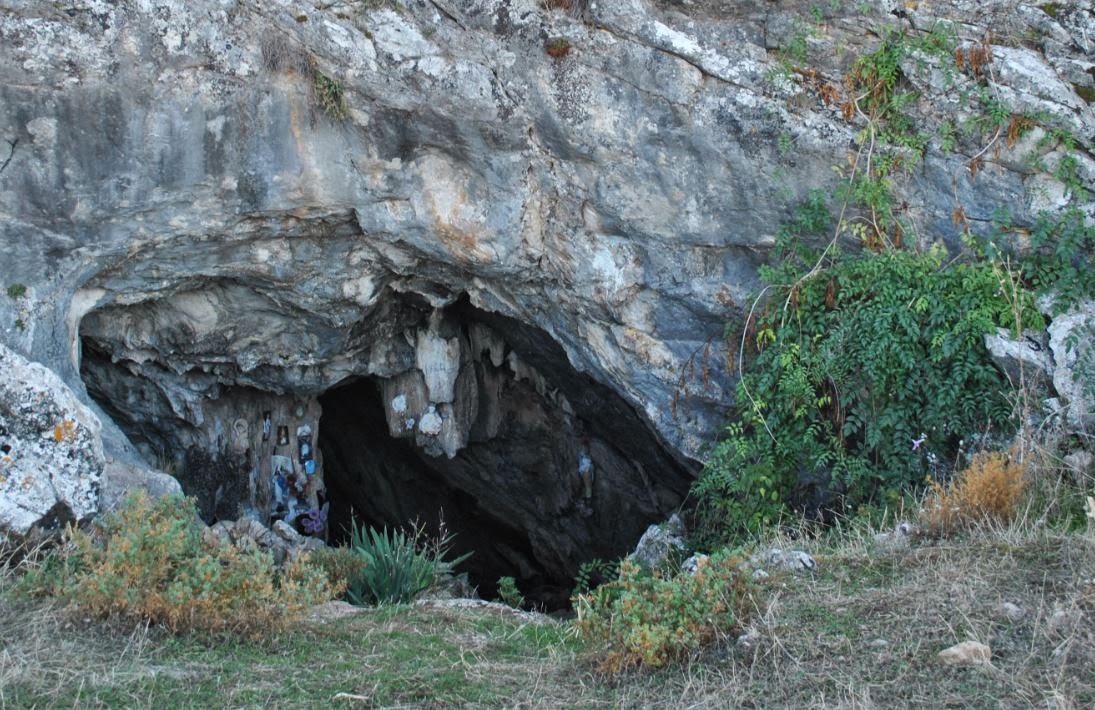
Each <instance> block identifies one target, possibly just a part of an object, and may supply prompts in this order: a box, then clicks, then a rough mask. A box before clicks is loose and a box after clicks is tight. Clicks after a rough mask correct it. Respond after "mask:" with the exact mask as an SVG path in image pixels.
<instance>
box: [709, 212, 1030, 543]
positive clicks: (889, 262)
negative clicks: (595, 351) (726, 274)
mask: <svg viewBox="0 0 1095 710" xmlns="http://www.w3.org/2000/svg"><path fill="white" fill-rule="evenodd" d="M828 223H829V219H828V212H827V210H826V209H825V206H824V202H823V200H821V198H820V197H816V198H814V199H813V200H812V201H811V202H810V203H808V204H807V206H806V209H805V210H804V211H803V212H801V213H800V215H799V217H798V219H797V220H796V221H795V222H793V223H791V224H790V225H789V226H788V227H787V228H785V229H784V230H783V231H782V232H781V234H780V244H779V246H780V247H781V248H780V249H777V254H776V256H775V259H774V263H775V264H776V266H775V267H772V268H765V269H762V274H761V275H762V278H763V279H764V280H765V281H767V282H768V284H769V291H770V292H771V293H772V294H774V296H773V297H772V298H771V299H770V300H769V301H768V303H767V304H766V307H765V308H764V309H763V310H762V312H761V314H760V316H759V317H758V318H757V319H756V322H755V324H752V323H751V324H750V325H751V326H754V325H755V338H754V339H755V347H756V353H755V355H754V356H753V357H752V358H750V359H749V360H747V361H746V363H745V368H744V372H743V374H742V382H741V384H740V385H739V388H738V397H737V405H736V412H735V414H736V417H735V419H736V421H734V422H733V423H732V424H731V425H730V426H729V427H728V428H727V431H726V435H725V436H724V438H723V439H722V440H721V441H720V442H719V443H718V444H717V445H716V447H715V448H714V450H713V452H712V454H711V456H710V458H709V462H708V465H707V466H706V468H705V470H704V472H703V474H702V475H701V478H700V480H699V481H698V482H697V483H696V484H695V486H694V488H693V495H694V498H695V500H696V502H697V508H696V520H695V521H694V525H693V528H694V530H696V531H697V532H696V534H697V539H696V540H695V541H696V542H697V544H700V545H704V546H709V545H714V544H725V543H732V542H736V541H739V540H741V539H742V538H743V537H748V536H749V535H751V534H754V533H756V532H757V531H759V530H760V529H762V528H763V527H765V526H767V525H770V524H772V523H773V522H775V521H776V520H778V518H779V517H780V515H782V514H784V513H785V512H786V511H787V509H788V506H789V505H796V506H797V505H805V504H807V503H808V502H809V501H810V500H811V499H813V500H814V501H816V500H817V499H818V498H819V497H824V496H821V495H819V491H822V490H823V491H824V492H830V493H831V492H836V493H838V494H840V495H841V496H842V499H843V502H845V503H848V504H851V505H859V504H862V503H867V502H877V501H882V502H890V501H896V500H897V499H898V498H900V496H901V495H902V493H903V492H904V491H906V490H908V489H909V487H911V486H913V485H915V484H919V483H922V482H923V481H924V479H925V477H926V476H927V475H928V474H930V473H933V472H934V471H933V468H934V467H938V466H942V465H943V463H944V462H948V461H953V460H954V457H955V454H956V453H957V449H958V444H959V441H960V440H961V438H962V437H964V436H967V435H969V434H970V433H973V432H977V431H982V430H985V429H1005V430H1006V429H1009V428H1010V421H1009V417H1010V415H1011V413H1012V403H1011V400H1010V394H1011V390H1010V387H1009V386H1008V383H1007V381H1006V379H1005V378H1004V377H1003V376H1002V375H1001V374H1000V372H999V371H998V370H997V369H996V367H995V366H994V365H993V363H992V361H991V360H990V358H989V356H988V352H987V351H986V349H985V346H984V342H983V336H984V335H985V334H986V333H989V332H993V331H994V330H995V329H996V328H997V327H1011V328H1014V327H1015V326H1016V323H1017V322H1020V323H1022V324H1023V325H1024V326H1026V327H1035V326H1039V325H1041V324H1042V320H1041V316H1040V315H1039V314H1038V313H1037V311H1036V309H1035V308H1034V307H1033V299H1032V296H1031V295H1030V294H1029V293H1028V292H1026V291H1024V290H1023V289H1022V288H1021V287H1020V285H1019V283H1018V282H1017V279H1016V278H1015V276H1014V275H1013V274H1012V273H1010V272H1009V271H1007V270H1006V269H1004V268H1002V267H1001V266H1000V265H999V264H997V263H993V262H989V261H978V262H973V263H955V262H945V256H946V254H945V253H944V251H943V250H942V249H933V250H931V251H928V252H927V253H913V252H909V251H900V250H893V249H890V250H885V251H882V252H880V253H874V252H870V251H863V252H860V253H855V254H848V255H844V254H841V253H840V252H839V251H838V250H836V249H833V248H830V250H829V253H828V256H827V259H828V261H826V262H824V268H820V269H816V270H813V271H812V272H811V268H812V267H813V265H814V264H816V263H818V259H819V255H818V254H817V253H815V252H812V251H811V250H810V249H809V247H808V243H809V240H808V239H806V238H805V237H806V236H807V235H808V234H809V233H811V232H814V233H816V232H819V231H820V228H821V227H823V226H824V225H827V224H828ZM806 274H809V276H807V277H806V278H803V276H804V275H806ZM735 345H737V344H736V343H735ZM918 441H919V442H920V443H919V444H916V443H914V442H918Z"/></svg>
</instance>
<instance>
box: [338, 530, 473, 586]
mask: <svg viewBox="0 0 1095 710" xmlns="http://www.w3.org/2000/svg"><path fill="white" fill-rule="evenodd" d="M421 537H422V536H421V534H418V533H415V534H413V535H408V534H406V533H404V532H403V531H402V530H391V531H389V530H388V529H387V528H384V529H383V530H381V531H378V530H376V529H375V528H358V526H357V522H356V521H355V522H354V523H353V529H352V531H351V537H350V548H351V549H352V550H353V551H354V553H355V554H356V555H358V556H360V557H361V558H362V559H363V560H364V562H365V566H364V569H363V570H362V573H361V574H360V576H358V577H357V578H355V579H351V580H349V587H348V588H347V590H346V595H347V598H348V599H349V601H350V603H351V604H357V605H359V606H363V605H366V604H403V603H406V602H409V601H411V600H413V599H414V597H415V596H416V595H417V594H418V593H419V592H423V591H425V590H427V589H429V588H430V587H431V586H432V585H433V584H434V583H435V582H436V581H437V580H438V579H439V578H440V577H442V576H445V575H448V574H451V573H452V570H453V568H454V567H455V566H456V565H458V564H460V563H461V562H463V561H464V560H466V559H467V558H468V557H470V556H471V553H468V554H466V555H462V556H460V557H458V558H457V559H455V560H452V561H451V562H450V561H446V560H445V556H446V555H447V554H448V552H449V547H450V545H451V543H452V536H451V535H444V534H442V536H441V537H440V538H439V539H438V540H437V541H435V542H434V544H433V545H432V546H430V547H429V548H426V547H425V546H424V545H419V541H420V539H421Z"/></svg>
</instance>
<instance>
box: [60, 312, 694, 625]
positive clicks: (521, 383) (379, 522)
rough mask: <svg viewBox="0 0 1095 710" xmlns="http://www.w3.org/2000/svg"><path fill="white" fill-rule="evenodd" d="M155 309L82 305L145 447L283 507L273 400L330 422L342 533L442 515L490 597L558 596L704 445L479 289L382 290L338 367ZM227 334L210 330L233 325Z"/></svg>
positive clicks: (255, 501)
mask: <svg viewBox="0 0 1095 710" xmlns="http://www.w3.org/2000/svg"><path fill="white" fill-rule="evenodd" d="M223 303H224V305H225V307H226V308H230V307H231V306H232V304H233V303H234V302H233V301H232V300H231V299H228V300H225V301H223ZM165 308H166V306H165ZM161 310H162V309H160V307H159V306H158V305H156V304H152V305H149V304H145V305H143V306H111V307H110V309H108V310H104V311H103V312H102V313H100V314H99V317H93V318H90V319H87V320H86V321H85V322H82V323H81V330H80V334H81V344H82V357H81V368H80V369H81V376H82V377H83V379H84V382H85V384H86V386H87V390H88V393H89V395H90V396H91V397H92V399H94V400H95V401H96V402H97V403H98V404H99V405H101V407H102V409H103V410H104V412H105V413H106V414H107V415H108V416H109V417H110V418H111V419H112V420H113V421H114V422H115V423H116V424H118V426H119V427H120V428H121V430H122V431H123V432H124V433H125V434H126V436H127V437H129V439H130V441H131V442H133V443H134V445H135V446H136V447H137V449H138V450H139V451H140V452H141V455H142V456H144V457H145V458H146V460H147V461H148V463H149V464H150V465H153V466H156V465H159V466H160V467H162V468H166V467H167V466H166V465H167V464H170V465H171V469H170V472H171V473H172V474H173V475H176V476H177V477H178V478H179V481H180V483H181V484H182V486H183V490H184V491H185V492H186V494H187V495H192V496H195V497H197V498H198V499H199V501H200V502H201V507H202V510H203V517H206V518H207V522H212V521H213V520H218V519H219V520H227V519H234V517H235V516H237V515H255V516H256V517H257V518H258V519H259V520H262V521H264V522H265V521H267V520H269V519H270V517H271V515H270V513H271V510H270V505H271V503H270V501H271V495H270V493H271V483H270V479H271V474H270V471H269V470H268V467H269V466H272V463H271V461H272V459H273V458H274V456H273V455H274V454H277V455H282V454H288V453H289V452H288V451H282V450H281V449H279V448H277V447H275V446H274V444H275V442H274V441H272V440H271V441H267V437H266V436H265V435H262V433H261V429H260V427H261V426H262V422H263V420H264V418H265V416H264V415H267V414H270V413H271V412H272V413H273V414H272V416H273V420H274V424H275V425H276V426H275V427H274V429H275V430H280V429H281V428H282V427H281V426H280V425H282V424H287V425H288V428H289V429H290V430H295V429H296V428H297V427H298V426H302V425H305V424H308V425H310V426H311V427H312V430H313V431H316V432H317V438H316V439H315V440H314V443H315V449H316V452H317V454H318V457H317V460H318V463H319V470H320V472H321V473H322V476H321V479H322V480H321V483H322V487H318V488H317V491H316V493H315V495H316V496H317V497H318V495H319V493H322V494H323V500H324V501H326V502H328V503H329V506H330V507H329V512H328V519H327V523H328V525H327V527H328V537H329V540H330V542H332V543H334V544H342V543H345V542H346V541H347V539H348V529H349V527H350V521H351V520H352V519H354V518H356V520H357V522H358V524H359V525H368V526H373V527H381V528H383V527H388V528H389V529H391V528H395V527H398V528H404V529H406V528H407V527H408V526H410V525H412V524H414V523H415V521H417V523H419V524H421V525H422V527H423V529H424V530H425V532H426V533H427V534H432V535H437V534H438V532H439V530H440V522H441V520H442V519H443V520H444V523H445V526H446V528H447V530H448V532H450V533H453V534H454V535H455V537H454V538H453V544H452V548H451V554H450V557H456V556H458V555H462V554H465V553H467V552H471V553H472V556H471V557H470V558H469V559H468V560H467V561H466V562H464V563H463V564H462V565H461V566H460V568H459V569H458V571H465V572H467V574H468V576H469V578H470V581H471V583H472V584H473V585H475V586H477V587H478V590H479V592H480V594H481V596H483V597H484V598H492V597H493V596H495V595H496V593H497V591H496V590H497V582H498V579H499V578H500V577H503V576H508V577H513V578H515V579H516V581H517V584H518V587H519V588H520V589H521V591H522V593H523V594H524V595H525V597H526V598H527V599H528V600H529V602H530V603H531V604H532V605H535V606H538V607H541V608H547V609H559V608H565V607H567V606H568V605H569V597H570V592H571V589H572V587H573V583H574V578H575V575H576V574H577V573H578V571H579V569H580V567H581V565H582V564H583V563H585V562H588V561H591V560H595V559H603V560H612V559H617V558H619V557H621V556H622V555H624V554H626V553H627V552H628V551H629V550H630V549H631V547H632V546H633V545H634V544H635V542H636V541H637V540H638V538H639V537H640V536H641V534H642V533H643V531H644V530H645V529H646V527H647V526H648V525H650V524H651V523H656V522H661V521H662V520H664V519H665V518H666V517H667V516H668V515H669V513H671V512H672V511H673V510H675V509H677V508H678V507H679V506H680V504H681V502H682V501H683V500H684V498H685V495H686V494H687V491H688V489H689V486H690V484H691V482H692V481H693V480H694V476H695V473H696V467H695V464H694V462H690V461H688V460H686V459H684V458H683V457H681V456H680V455H679V454H678V453H676V452H674V451H673V450H672V449H671V448H670V447H668V446H666V445H665V444H664V442H663V441H662V439H661V437H660V436H659V435H658V433H657V431H656V429H655V428H654V427H653V425H652V424H651V423H650V421H649V420H648V419H647V418H646V416H645V414H644V413H643V412H642V410H641V408H638V407H635V406H634V405H632V404H630V403H628V402H627V401H626V400H625V399H624V398H623V397H622V396H621V395H620V394H619V393H617V392H616V391H615V390H613V389H612V388H611V387H609V386H607V385H605V384H602V383H601V382H599V381H597V380H596V379H595V378H594V377H592V376H591V375H590V374H587V373H585V372H581V371H579V370H577V369H576V368H575V367H574V366H573V365H572V364H571V362H570V359H569V358H568V356H567V353H566V351H565V350H564V348H563V347H562V345H561V344H560V343H559V341H557V340H556V339H555V338H554V337H553V336H552V335H551V334H549V333H548V332H546V331H545V330H543V329H541V328H539V327H537V326H535V325H531V324H529V323H526V322H523V321H520V320H517V319H514V318H510V317H508V316H503V315H501V314H498V313H494V312H490V311H484V310H481V309H479V308H476V307H475V306H473V305H472V304H471V303H470V299H469V298H468V296H467V295H466V294H465V295H463V296H461V297H460V298H458V299H457V300H456V301H455V302H452V303H451V304H450V305H448V306H446V307H443V308H436V307H434V306H432V305H431V304H430V302H429V301H428V300H427V299H425V298H424V297H421V296H418V295H417V294H413V293H411V294H404V293H397V292H394V291H392V292H389V293H388V295H386V296H385V298H384V299H382V300H381V302H380V305H378V306H377V307H376V308H375V309H374V311H373V312H370V314H368V315H367V316H366V317H365V318H363V319H362V320H360V321H358V322H356V323H354V324H353V325H351V326H349V327H348V329H347V330H346V332H345V333H344V334H343V335H344V340H345V342H346V343H349V344H350V346H351V348H352V349H353V352H357V353H359V356H358V359H356V360H354V361H353V363H352V368H351V372H353V373H354V374H351V375H350V376H348V377H347V378H346V379H344V380H342V381H340V382H338V383H337V384H335V385H333V386H332V385H330V384H329V381H323V380H320V379H314V380H309V381H307V382H301V381H299V380H295V379H294V374H293V373H292V372H289V371H287V370H279V368H278V367H277V366H275V365H272V364H269V363H267V364H264V365H263V366H262V367H260V368H257V369H254V370H247V371H244V370H242V369H240V368H238V367H236V366H235V365H233V364H231V363H228V364H226V363H224V362H223V358H222V356H221V355H220V354H219V352H220V351H217V350H215V349H213V350H207V349H202V348H190V349H189V350H187V349H186V348H184V347H183V345H185V344H182V345H181V344H180V342H181V341H180V338H185V337H189V336H187V335H186V334H187V333H189V332H190V330H189V329H188V328H189V321H186V320H185V316H186V314H185V312H184V311H177V310H172V311H170V314H169V315H170V316H171V318H173V319H175V320H172V321H171V322H173V323H174V322H175V321H176V320H177V321H178V323H177V326H178V327H177V328H175V329H174V330H165V329H164V328H160V327H156V324H157V323H158V322H159V320H161V319H163V318H164V317H165V316H164V315H163V313H161V312H160V311H161ZM90 315H92V316H94V315H95V312H93V313H92V314H90ZM231 315H232V313H228V314H222V320H223V321H224V322H226V323H228V322H231V321H232V318H231V317H230V316H231ZM108 316H109V317H108ZM123 318H125V319H128V320H125V322H127V323H129V322H130V321H132V323H130V326H129V327H130V328H139V329H140V330H141V332H146V333H151V334H153V335H151V336H149V338H150V340H149V342H148V343H142V346H141V348H140V349H135V348H133V346H131V345H130V344H128V342H127V340H126V338H125V337H122V336H124V335H125V334H124V333H118V332H116V331H115V330H114V329H113V325H112V324H113V323H116V322H121V320H120V319H123ZM85 325H86V326H87V327H85ZM416 334H417V335H416ZM214 335H216V336H217V338H213V336H210V338H209V342H210V343H214V341H216V342H220V338H221V336H220V334H214ZM419 336H422V337H425V338H426V340H427V341H429V342H431V343H434V344H436V343H438V342H444V343H448V344H450V346H451V347H452V348H454V349H455V350H456V351H458V357H457V356H454V357H455V359H452V358H450V361H451V362H455V363H456V366H457V367H458V370H459V372H458V373H456V374H455V375H454V377H455V380H454V381H453V385H452V386H453V388H454V392H455V393H450V395H449V397H450V399H449V400H448V401H446V400H445V398H443V397H442V398H435V397H433V396H432V393H431V392H429V391H428V387H427V386H426V384H423V383H425V382H426V381H427V375H428V374H429V373H427V372H426V370H427V369H428V368H427V367H425V366H424V365H423V364H422V361H421V358H419V355H420V354H421V353H420V352H419V351H420V350H421V348H422V337H419ZM214 344H215V343H214ZM204 347H205V346H204V345H203V348H204ZM210 347H212V346H210ZM177 350H178V351H179V352H180V353H181V354H180V355H176V354H175V353H176V352H177ZM378 353H379V354H378ZM420 368H421V369H420ZM342 374H343V375H345V370H343V371H342ZM415 382H417V383H418V384H417V388H418V390H417V395H415V392H412V391H411V390H412V389H413V387H411V385H410V384H408V383H411V384H413V383H415ZM408 387H411V389H407V388H408ZM423 393H425V394H423ZM403 395H406V396H407V397H408V401H411V400H415V397H417V400H416V401H417V403H418V405H416V406H419V408H418V409H413V408H412V409H409V410H407V411H408V416H409V414H410V413H414V414H415V415H416V416H415V417H414V418H415V419H417V420H418V422H417V424H418V426H414V425H411V424H412V422H411V421H410V419H406V420H405V421H402V422H397V421H395V420H393V417H392V411H393V410H394V409H395V407H394V401H395V399H398V398H399V397H400V396H403ZM412 395H414V396H412ZM426 395H429V396H426ZM424 397H425V398H424ZM434 399H439V401H438V402H434V401H433V400H434ZM435 404H436V407H437V412H438V413H439V414H442V415H443V419H444V421H445V425H446V426H451V427H455V428H458V429H459V430H460V433H459V435H458V436H456V438H455V439H447V440H445V442H446V443H441V442H442V440H443V439H445V435H441V436H435V437H433V438H430V437H427V438H425V439H424V438H422V437H421V436H419V434H420V430H421V429H422V427H421V424H422V423H423V422H424V416H423V415H422V413H423V412H425V411H426V408H427V407H428V409H429V411H430V412H433V411H434V405H435ZM404 425H411V426H404ZM237 426H239V427H242V429H241V431H242V432H243V435H241V436H239V437H237V436H236V427H237ZM274 438H280V437H274ZM240 442H243V443H240ZM454 442H455V443H454ZM289 448H290V449H292V450H294V451H295V449H293V448H292V446H290V447H289ZM157 459H159V460H157ZM260 469H261V470H260ZM585 470H588V471H591V472H592V473H589V474H588V475H587V474H585V473H583V471H585ZM311 504H312V501H309V505H311Z"/></svg>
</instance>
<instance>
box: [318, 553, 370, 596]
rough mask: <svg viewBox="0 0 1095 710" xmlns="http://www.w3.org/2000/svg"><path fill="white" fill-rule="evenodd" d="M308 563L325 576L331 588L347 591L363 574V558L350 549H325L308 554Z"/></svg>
mask: <svg viewBox="0 0 1095 710" xmlns="http://www.w3.org/2000/svg"><path fill="white" fill-rule="evenodd" d="M308 559H309V561H310V562H311V563H312V564H313V565H314V566H315V567H316V568H318V569H320V570H322V571H323V573H324V574H325V575H326V576H327V581H328V582H330V584H331V586H332V587H337V588H340V589H347V588H348V587H349V586H350V583H351V582H352V581H353V580H356V579H359V578H360V577H361V575H362V574H364V572H365V558H364V557H362V556H361V555H359V554H357V553H356V552H354V550H353V548H350V547H325V548H323V549H321V550H316V551H314V552H312V553H310V554H309V556H308Z"/></svg>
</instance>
